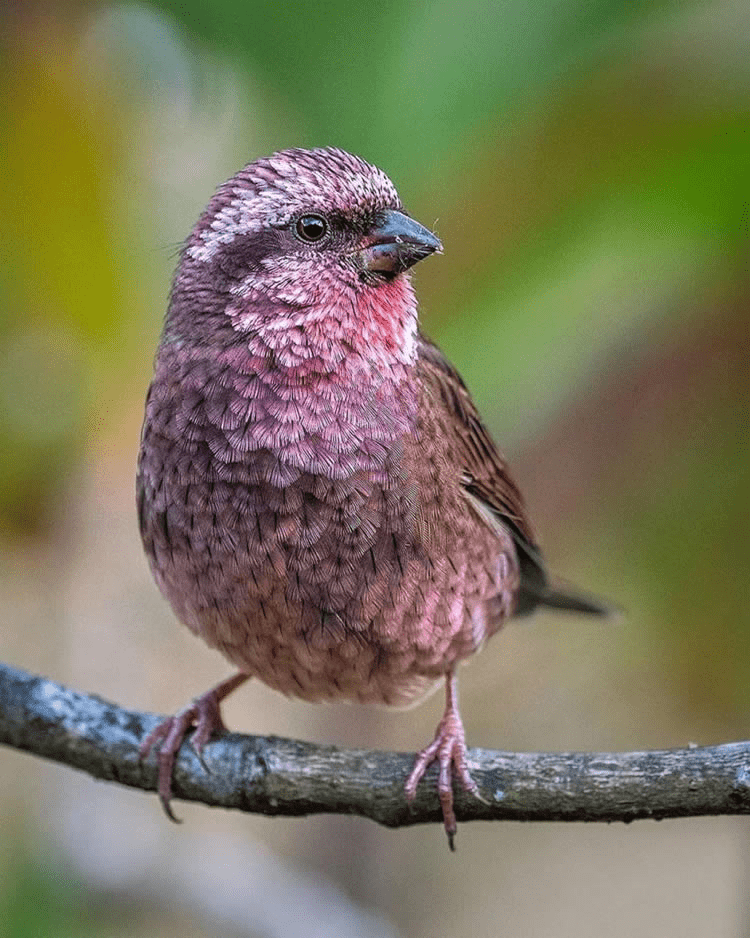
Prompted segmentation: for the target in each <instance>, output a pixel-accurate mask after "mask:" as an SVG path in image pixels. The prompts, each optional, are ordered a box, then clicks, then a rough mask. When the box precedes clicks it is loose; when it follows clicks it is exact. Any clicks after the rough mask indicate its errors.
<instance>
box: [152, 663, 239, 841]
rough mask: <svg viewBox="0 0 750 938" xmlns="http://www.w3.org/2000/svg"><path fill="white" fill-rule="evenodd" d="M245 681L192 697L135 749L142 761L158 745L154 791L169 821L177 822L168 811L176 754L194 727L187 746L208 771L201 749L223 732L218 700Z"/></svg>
mask: <svg viewBox="0 0 750 938" xmlns="http://www.w3.org/2000/svg"><path fill="white" fill-rule="evenodd" d="M247 679H248V675H247V674H236V675H235V676H234V677H231V678H229V679H228V680H226V681H223V682H222V683H221V684H218V685H217V686H216V687H213V688H212V689H211V690H209V691H207V692H206V693H205V694H201V696H200V697H196V699H195V700H194V701H193V702H192V703H190V704H188V706H187V707H184V708H183V709H182V710H180V711H179V712H178V713H176V714H175V715H174V716H171V717H167V718H166V719H165V720H162V722H161V723H159V724H158V725H157V726H155V727H154V729H153V730H151V732H150V733H149V734H148V735H147V736H146V737H145V739H144V740H143V742H142V743H141V745H140V746H139V747H138V753H139V756H140V758H141V759H145V758H146V757H147V756H148V754H149V753H150V752H151V750H152V749H153V748H154V746H156V745H157V744H158V746H159V752H158V755H157V764H158V769H159V771H158V782H157V789H156V790H157V792H158V794H159V800H160V801H161V804H162V807H163V808H164V813H165V814H166V815H167V817H168V818H169V819H170V821H174V822H175V823H178V824H179V823H180V819H179V818H178V817H177V816H176V815H175V813H174V812H173V811H172V804H171V801H172V773H173V771H174V764H175V760H176V759H177V753H178V752H179V751H180V746H182V742H183V740H184V739H185V736H186V735H187V734H188V732H189V731H190V729H191V727H193V726H194V727H195V732H194V733H193V737H192V739H191V745H192V747H193V749H194V750H195V753H196V755H197V756H198V759H199V760H200V763H201V765H202V766H203V768H204V769H205V770H206V771H209V769H208V766H207V765H206V763H205V761H204V759H203V747H204V746H205V745H206V743H207V742H208V741H209V740H210V739H211V737H212V736H214V735H217V734H220V733H224V732H226V727H225V726H224V721H223V720H222V718H221V706H220V704H221V701H222V700H223V699H224V697H226V696H227V694H230V693H231V692H232V691H233V690H234V689H235V688H236V687H239V685H240V684H242V683H243V682H244V681H246V680H247Z"/></svg>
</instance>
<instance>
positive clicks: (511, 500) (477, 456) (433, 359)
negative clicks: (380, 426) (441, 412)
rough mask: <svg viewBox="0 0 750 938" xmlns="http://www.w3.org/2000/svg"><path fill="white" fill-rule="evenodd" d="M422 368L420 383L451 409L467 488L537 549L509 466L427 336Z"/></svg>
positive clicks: (460, 383)
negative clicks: (424, 384)
mask: <svg viewBox="0 0 750 938" xmlns="http://www.w3.org/2000/svg"><path fill="white" fill-rule="evenodd" d="M419 369H420V378H421V380H422V381H423V382H425V383H426V385H427V386H428V387H429V388H430V391H431V394H430V396H431V397H432V399H433V400H434V401H435V402H436V403H442V405H443V406H444V407H445V408H446V410H447V411H449V414H450V418H451V419H450V421H449V426H452V427H455V432H456V440H455V442H456V443H457V450H458V452H459V454H460V456H461V458H462V465H460V466H457V467H456V469H457V471H458V472H460V473H461V484H462V486H463V487H464V488H465V489H466V491H467V492H468V493H470V494H471V495H473V496H474V497H475V498H478V499H480V500H481V501H482V502H483V503H484V504H485V505H487V506H488V507H489V508H490V509H491V510H492V513H493V514H495V515H496V516H497V518H498V520H500V521H502V522H504V523H505V524H507V525H508V527H509V528H511V529H515V532H517V533H518V534H520V535H521V536H522V537H523V539H524V540H525V541H526V542H527V544H528V545H529V546H530V547H532V546H533V545H534V543H535V537H534V531H533V528H532V527H531V522H530V521H529V518H528V515H527V514H526V506H525V504H524V501H523V496H522V495H521V492H520V491H519V489H518V486H517V485H516V483H515V482H514V481H513V478H512V477H511V475H510V471H509V469H508V464H507V462H506V461H505V459H504V458H503V456H502V454H501V453H500V452H499V451H498V449H497V447H496V446H495V443H494V441H493V439H492V437H491V436H490V435H489V433H488V432H487V428H486V427H485V425H484V424H483V423H482V418H481V417H480V416H479V411H478V410H477V408H476V405H475V404H474V401H473V400H472V398H471V395H470V394H469V391H468V389H467V387H466V385H465V384H464V383H463V381H462V379H461V376H460V375H459V373H458V372H457V371H456V369H455V368H454V367H453V365H451V363H450V362H449V361H448V359H447V358H446V357H445V356H444V355H443V353H442V352H441V351H440V349H439V348H438V347H437V346H436V345H433V344H432V342H429V341H428V340H427V339H425V338H424V336H420V343H419Z"/></svg>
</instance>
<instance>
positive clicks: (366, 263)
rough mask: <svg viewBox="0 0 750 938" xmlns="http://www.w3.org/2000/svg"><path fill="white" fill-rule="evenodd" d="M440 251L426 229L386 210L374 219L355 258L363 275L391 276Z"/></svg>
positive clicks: (437, 242) (437, 243)
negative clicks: (364, 273)
mask: <svg viewBox="0 0 750 938" xmlns="http://www.w3.org/2000/svg"><path fill="white" fill-rule="evenodd" d="M442 250H443V245H442V244H441V243H440V240H439V239H438V238H437V237H436V236H435V235H434V234H433V233H432V232H431V231H430V230H429V228H425V227H424V225H420V224H419V222H416V221H414V219H413V218H409V216H408V215H404V214H403V213H402V212H397V211H394V210H389V211H386V212H381V214H380V215H379V216H378V218H377V220H376V222H375V224H374V225H373V227H372V228H370V230H369V231H368V233H367V235H366V236H365V238H364V240H363V246H362V248H361V249H360V250H359V251H357V253H356V254H355V259H356V261H357V263H358V265H359V266H360V267H361V268H362V270H363V272H364V271H368V272H371V273H378V274H385V275H386V276H387V275H391V276H395V275H396V274H400V273H402V272H403V271H405V270H408V269H409V268H410V267H412V266H413V265H414V264H416V263H417V261H421V260H423V259H424V258H425V257H429V256H430V254H434V253H435V251H442Z"/></svg>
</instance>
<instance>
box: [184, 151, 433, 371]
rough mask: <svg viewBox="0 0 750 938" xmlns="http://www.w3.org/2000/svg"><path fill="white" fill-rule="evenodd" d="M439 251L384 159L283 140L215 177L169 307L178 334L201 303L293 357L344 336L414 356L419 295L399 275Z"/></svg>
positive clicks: (316, 353)
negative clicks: (224, 176) (219, 180)
mask: <svg viewBox="0 0 750 938" xmlns="http://www.w3.org/2000/svg"><path fill="white" fill-rule="evenodd" d="M440 250H441V244H440V241H439V240H438V238H437V237H436V236H435V235H434V234H433V233H432V232H431V231H429V230H428V229H427V228H425V227H423V226H422V225H420V224H419V223H418V222H416V221H414V220H413V219H412V218H410V217H409V216H408V215H407V214H406V213H405V212H404V209H403V206H402V204H401V200H400V199H399V197H398V193H397V192H396V189H395V188H394V186H393V183H392V182H391V181H390V179H389V178H388V177H387V176H386V175H385V173H383V172H382V171H381V170H379V169H377V168H376V167H374V166H372V165H370V164H369V163H367V162H365V160H363V159H361V158H359V157H357V156H352V155H351V154H349V153H345V152H344V151H342V150H337V149H333V148H324V149H315V150H300V149H292V150H283V151H281V152H279V153H275V154H273V155H272V156H270V157H267V158H263V159H259V160H256V161H255V162H253V163H250V164H249V165H247V166H246V167H245V168H244V169H242V170H240V172H238V173H237V174H236V175H235V176H233V177H232V178H231V179H230V180H228V181H227V182H226V183H224V184H223V185H222V186H220V187H219V189H218V190H217V192H216V193H215V195H214V196H213V198H212V199H211V201H210V203H209V204H208V206H207V208H206V210H205V211H204V213H203V215H202V216H201V218H200V219H199V221H198V223H197V224H196V226H195V228H194V229H193V232H192V234H191V236H190V238H189V239H188V241H187V243H186V245H185V249H184V251H183V254H182V259H181V262H180V267H179V268H178V272H177V275H176V278H175V285H174V291H173V298H172V304H171V306H172V308H171V309H170V315H171V317H172V319H174V320H180V323H179V325H178V324H177V323H176V322H175V323H174V325H175V326H177V327H178V330H179V331H180V332H182V333H183V334H184V330H185V328H186V326H187V325H188V324H187V323H186V322H185V321H184V319H185V313H186V312H189V316H190V319H191V320H192V325H191V326H190V328H191V330H194V329H195V328H196V320H200V317H201V314H202V312H204V313H205V314H206V315H207V316H208V319H209V320H210V319H211V318H214V317H215V316H216V315H219V316H223V317H224V322H225V323H226V318H227V317H228V319H229V321H230V322H231V326H232V329H233V331H234V333H235V335H236V334H237V333H239V334H241V335H246V336H248V337H251V338H255V339H258V340H260V341H262V342H263V343H264V344H265V345H266V346H268V347H269V349H271V350H273V352H274V353H279V352H283V351H285V350H287V351H288V350H289V349H290V348H291V347H294V349H296V352H295V353H294V355H292V358H294V357H295V356H296V357H297V358H299V356H300V355H301V356H302V357H303V358H304V357H310V356H312V355H314V356H315V357H316V358H319V357H320V351H321V348H322V347H323V345H327V346H328V347H329V348H330V347H333V346H335V345H336V342H337V339H338V340H340V343H344V344H347V345H348V346H351V345H352V343H354V345H355V346H356V345H359V344H361V345H362V348H363V349H367V348H369V349H372V348H373V347H375V348H376V349H377V348H378V347H379V346H381V345H383V346H388V347H394V349H395V350H396V351H398V349H397V348H396V347H398V346H399V345H400V346H401V350H400V352H401V355H402V356H403V355H405V356H407V357H408V356H410V355H412V354H413V343H414V337H415V335H416V304H415V302H414V298H413V294H412V291H411V286H410V284H409V281H408V277H406V276H404V274H405V272H406V271H408V270H409V268H410V267H412V266H413V265H414V264H415V263H417V261H419V260H422V259H423V258H425V257H427V256H428V255H430V254H432V253H434V252H435V251H440ZM215 326H216V323H215V322H214V324H213V325H212V326H210V327H209V328H210V329H211V331H214V327H215ZM198 328H200V324H199V323H198Z"/></svg>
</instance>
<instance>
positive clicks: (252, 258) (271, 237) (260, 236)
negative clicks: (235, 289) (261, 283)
mask: <svg viewBox="0 0 750 938" xmlns="http://www.w3.org/2000/svg"><path fill="white" fill-rule="evenodd" d="M285 234H286V232H283V231H277V230H274V229H273V228H270V229H265V230H263V231H258V232H256V233H254V234H251V235H238V236H237V237H236V238H235V239H234V240H233V241H231V242H230V243H229V244H223V245H222V246H221V247H220V249H219V251H218V252H217V254H216V257H215V258H214V264H216V266H217V267H218V269H219V270H220V271H221V273H222V274H224V275H225V276H226V277H229V278H230V279H231V280H238V279H241V278H242V277H244V276H245V275H247V274H248V273H252V272H253V271H254V270H258V269H259V268H260V266H261V262H262V261H263V260H264V258H266V257H270V256H271V255H273V254H281V253H285V252H286V250H287V249H288V247H287V245H286V244H284V241H285V238H284V235H285Z"/></svg>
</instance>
